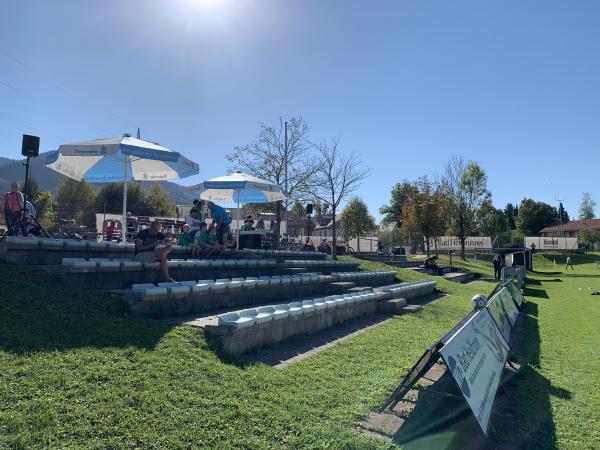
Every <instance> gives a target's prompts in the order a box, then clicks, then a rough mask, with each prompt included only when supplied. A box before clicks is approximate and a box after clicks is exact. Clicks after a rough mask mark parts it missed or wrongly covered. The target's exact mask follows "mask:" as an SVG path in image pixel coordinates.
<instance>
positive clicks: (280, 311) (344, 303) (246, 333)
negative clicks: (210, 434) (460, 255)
mask: <svg viewBox="0 0 600 450" xmlns="http://www.w3.org/2000/svg"><path fill="white" fill-rule="evenodd" d="M354 289H358V288H355V287H353V288H352V290H351V291H348V292H346V293H345V294H338V295H330V296H325V297H317V298H314V299H308V300H303V301H294V302H291V303H288V304H275V305H267V306H263V307H256V308H252V309H246V310H242V311H229V312H226V313H224V314H220V315H219V316H217V317H216V318H212V320H211V321H208V322H205V323H204V325H203V326H204V329H205V332H206V334H207V336H209V338H210V339H212V340H213V341H214V342H216V343H217V344H218V345H219V346H220V347H221V348H222V350H223V351H225V352H226V353H232V354H240V353H243V352H245V351H247V350H250V349H253V348H256V347H261V346H264V345H270V344H275V343H278V342H282V341H284V340H286V339H289V338H291V337H293V336H297V335H304V334H311V333H316V332H318V331H320V330H323V329H326V328H330V327H333V326H336V325H338V324H340V323H343V322H345V321H347V320H350V319H354V318H357V317H361V316H368V315H371V314H375V313H376V312H377V311H378V309H379V305H381V303H382V302H387V303H386V304H391V303H389V302H394V301H396V303H402V302H403V305H402V307H405V305H406V300H404V299H402V302H398V301H397V300H398V299H397V298H396V297H397V296H398V295H400V294H402V295H405V296H407V297H410V298H416V297H419V296H422V295H427V294H429V293H431V292H433V291H434V289H435V281H428V282H420V283H412V284H410V283H402V284H400V285H390V286H384V287H381V288H376V289H370V290H363V291H358V292H357V291H354ZM389 312H394V313H395V312H397V310H394V311H389ZM215 320H216V322H217V323H216V324H215Z"/></svg>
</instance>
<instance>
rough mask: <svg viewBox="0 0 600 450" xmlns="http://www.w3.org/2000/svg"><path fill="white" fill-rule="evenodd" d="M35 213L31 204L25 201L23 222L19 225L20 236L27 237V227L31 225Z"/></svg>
mask: <svg viewBox="0 0 600 450" xmlns="http://www.w3.org/2000/svg"><path fill="white" fill-rule="evenodd" d="M36 216H37V213H36V211H35V207H34V206H33V204H32V203H31V202H30V201H29V200H27V201H26V202H25V208H24V214H23V220H21V223H19V229H20V230H21V236H23V237H28V236H29V225H30V224H33V223H34V222H33V219H35V218H36Z"/></svg>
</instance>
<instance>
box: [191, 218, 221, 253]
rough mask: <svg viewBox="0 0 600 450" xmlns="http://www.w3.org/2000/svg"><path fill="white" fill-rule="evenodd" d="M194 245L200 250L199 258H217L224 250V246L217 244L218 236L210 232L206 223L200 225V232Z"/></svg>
mask: <svg viewBox="0 0 600 450" xmlns="http://www.w3.org/2000/svg"><path fill="white" fill-rule="evenodd" d="M194 244H195V245H196V247H197V248H198V256H200V255H201V254H203V255H204V256H217V255H218V254H220V253H221V252H223V250H224V246H222V245H220V244H219V243H218V242H217V236H215V234H213V233H210V232H209V231H208V225H207V224H206V222H202V223H201V224H200V230H198V232H197V233H196V236H195V237H194Z"/></svg>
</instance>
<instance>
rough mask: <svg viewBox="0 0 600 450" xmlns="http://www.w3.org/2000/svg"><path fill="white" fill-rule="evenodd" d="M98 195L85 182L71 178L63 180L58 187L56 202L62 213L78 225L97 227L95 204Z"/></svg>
mask: <svg viewBox="0 0 600 450" xmlns="http://www.w3.org/2000/svg"><path fill="white" fill-rule="evenodd" d="M95 200H96V193H95V192H94V189H93V188H92V186H91V185H90V184H89V183H87V182H86V181H85V180H82V181H76V180H72V179H71V178H65V179H63V180H62V181H61V182H60V184H59V185H58V195H57V197H56V202H57V204H58V206H59V207H60V210H61V212H63V213H64V214H66V215H67V216H68V218H70V219H75V222H76V223H83V224H85V225H87V226H95V223H96V218H95V215H94V203H95Z"/></svg>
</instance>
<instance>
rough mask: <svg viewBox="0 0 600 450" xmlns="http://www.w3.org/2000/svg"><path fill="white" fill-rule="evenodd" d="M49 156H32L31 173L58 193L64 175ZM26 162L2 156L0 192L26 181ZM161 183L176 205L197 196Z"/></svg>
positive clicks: (43, 187) (187, 201)
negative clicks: (49, 165) (49, 162)
mask: <svg viewBox="0 0 600 450" xmlns="http://www.w3.org/2000/svg"><path fill="white" fill-rule="evenodd" d="M47 156H48V153H40V156H39V157H37V158H31V175H32V176H33V178H35V180H36V181H37V183H38V184H39V186H40V189H41V190H43V191H51V192H53V193H56V191H57V188H58V183H59V182H60V180H62V179H63V178H64V176H63V175H60V174H59V173H57V172H55V171H54V170H52V169H48V168H47V167H46V166H45V162H46V157H47ZM24 162H25V160H24V159H22V160H14V159H8V158H1V157H0V192H6V191H8V190H9V189H10V184H11V182H13V181H18V182H20V183H21V184H23V182H24V181H25V166H23V163H24ZM159 183H160V184H161V186H162V187H163V189H164V190H165V192H166V193H167V195H168V196H169V198H170V199H171V201H172V202H173V203H175V204H176V205H189V204H191V203H192V201H193V200H194V198H195V197H194V193H193V192H191V191H189V190H188V188H187V187H184V186H180V185H178V184H176V183H172V182H170V181H159ZM151 185H152V182H148V181H144V182H142V186H143V187H144V189H148V188H149V187H150V186H151ZM93 186H96V187H97V188H98V189H100V188H101V187H102V185H101V184H95V185H93Z"/></svg>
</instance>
